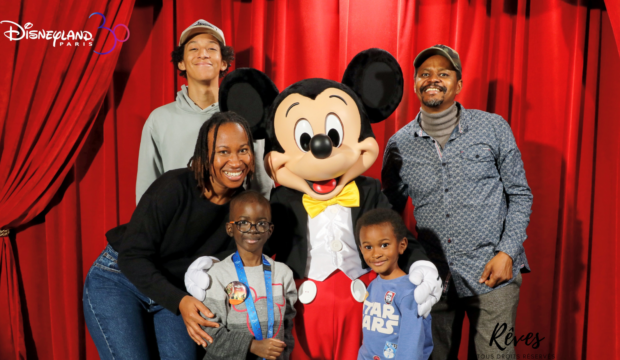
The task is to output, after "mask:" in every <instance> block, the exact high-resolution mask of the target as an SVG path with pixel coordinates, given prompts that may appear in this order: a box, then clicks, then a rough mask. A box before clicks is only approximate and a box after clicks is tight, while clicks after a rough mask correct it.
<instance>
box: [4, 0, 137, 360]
mask: <svg viewBox="0 0 620 360" xmlns="http://www.w3.org/2000/svg"><path fill="white" fill-rule="evenodd" d="M132 10H133V1H128V2H125V3H122V2H121V1H103V0H99V1H62V2H61V1H45V2H34V1H14V2H3V3H2V5H1V7H0V14H2V17H3V19H2V21H3V22H6V21H10V23H6V25H3V26H6V28H7V29H6V30H7V31H6V32H4V35H5V36H6V39H2V42H1V44H0V49H1V52H2V54H3V56H2V57H0V68H2V69H3V71H2V81H0V93H1V94H2V98H1V100H0V134H1V135H0V149H1V150H0V151H1V154H2V156H1V157H0V208H1V209H2V211H0V229H13V230H14V229H16V228H17V227H19V226H22V225H24V224H27V223H28V222H30V221H31V220H33V219H34V218H35V216H37V215H39V214H41V213H42V212H43V211H44V209H45V208H46V207H48V205H50V201H51V200H52V198H53V197H54V196H57V193H58V189H59V188H60V186H61V184H62V183H63V181H64V179H65V178H66V177H67V173H68V172H69V170H71V168H72V166H73V164H74V162H75V159H76V158H77V156H78V154H79V153H80V150H81V148H82V146H83V145H84V142H85V140H86V138H87V136H88V134H89V132H90V131H91V127H92V126H93V124H94V122H95V117H96V115H97V112H98V111H99V108H100V107H101V103H102V101H103V99H104V98H105V95H106V93H107V89H108V84H109V83H110V81H111V78H112V74H113V72H114V69H115V66H116V60H117V58H118V54H119V53H120V45H121V44H120V43H119V44H117V41H116V40H115V37H114V36H112V35H111V33H110V32H109V31H104V30H102V31H98V27H100V26H105V27H108V28H110V27H112V26H114V25H115V23H117V22H121V23H122V22H128V20H129V18H130V16H131V11H132ZM94 12H98V13H100V15H104V16H106V17H107V22H105V23H103V22H102V21H103V18H102V17H100V16H99V15H96V16H95V17H94V18H92V19H89V15H91V14H92V13H94ZM110 24H112V25H110ZM20 27H21V29H20ZM24 30H25V31H26V33H27V34H28V36H23V35H24ZM35 30H36V33H37V34H38V32H39V31H43V34H45V35H41V36H42V37H43V36H46V35H47V33H46V31H51V32H52V34H50V37H53V39H54V40H47V39H32V37H31V35H32V32H34V31H35ZM58 31H64V33H62V34H58V35H60V36H62V37H63V38H60V37H59V38H56V34H57V32H58ZM70 31H71V32H72V35H71V36H72V37H73V35H74V34H75V33H78V32H79V33H80V35H83V34H84V33H83V31H87V32H89V33H90V34H91V35H92V37H94V38H92V39H91V37H90V36H88V35H84V36H83V37H81V38H80V40H79V41H78V40H75V39H74V38H72V39H71V41H69V40H67V39H66V38H65V36H66V37H67V38H68V37H69V36H70V35H69V32H70ZM123 32H124V29H123V28H122V27H121V29H120V30H118V31H117V32H116V33H117V34H118V36H119V37H120V39H121V40H122V39H124V38H125V36H126V34H124V33H123ZM65 33H66V35H65ZM63 45H64V46H63ZM91 45H92V46H91ZM113 47H118V50H116V52H111V53H109V54H105V55H98V54H95V53H94V52H93V50H96V51H97V52H99V53H105V52H107V51H108V50H109V49H111V48H113ZM74 210H75V209H74ZM74 215H77V212H75V211H74ZM75 222H76V217H75V216H74V217H73V218H71V223H73V224H75ZM72 226H73V225H72ZM6 235H7V234H6V231H3V234H2V235H0V236H1V237H0V248H1V249H0V291H1V293H0V299H1V300H0V314H1V315H2V320H3V321H2V322H1V323H2V324H3V325H2V326H1V327H0V353H1V354H2V358H3V359H9V358H14V359H23V358H26V357H27V356H30V352H27V347H26V346H25V336H24V326H23V323H22V322H23V317H22V315H24V316H25V317H26V319H28V314H27V313H26V314H22V309H21V308H24V309H30V306H32V304H29V305H30V306H27V305H28V304H27V303H26V302H23V299H21V296H20V288H19V286H18V284H19V278H20V275H21V274H23V273H24V272H28V271H30V272H33V273H36V274H37V275H36V276H37V277H41V276H46V275H47V274H48V272H47V271H45V269H43V268H40V267H39V266H38V264H30V265H31V267H30V269H29V270H25V269H23V268H20V267H19V266H17V267H16V263H15V259H14V255H13V246H12V244H11V241H10V240H9V237H8V236H6ZM58 235H59V237H58V238H57V239H54V240H52V239H50V242H49V244H59V243H61V242H63V240H64V238H65V234H64V232H58ZM19 237H21V236H19ZM13 239H15V238H14V237H13ZM61 239H63V240H61ZM45 245H46V241H45V240H44V239H39V242H38V245H37V247H36V248H35V249H33V251H34V252H41V251H42V249H44V248H45ZM57 249H58V250H59V252H60V254H58V255H60V256H61V258H60V259H62V256H63V255H65V253H64V252H62V251H60V250H61V249H62V250H65V249H64V248H62V247H58V248H57ZM60 259H59V260H60ZM75 267H76V264H75V257H71V258H69V259H67V261H66V262H65V263H64V264H63V266H61V267H60V268H61V269H62V270H63V271H61V272H60V273H58V274H53V276H52V277H50V280H53V281H52V282H50V283H49V285H63V284H62V283H61V282H62V281H63V277H64V276H65V275H66V272H65V271H72V270H73V268H75ZM80 271H81V270H80ZM59 274H60V275H61V276H60V277H59V276H58V275H59ZM75 276H76V271H72V274H69V277H71V278H72V277H75ZM80 278H81V276H80V277H79V278H78V281H80V280H79V279H80ZM72 280H73V279H72ZM54 282H57V283H56V284H54ZM52 288H53V289H54V290H56V291H55V294H54V295H55V296H54V299H53V301H50V302H49V303H50V305H53V306H54V308H55V309H56V310H55V311H53V312H51V313H50V315H51V317H56V316H58V315H60V317H62V316H64V314H62V308H63V307H65V306H66V305H67V304H71V305H74V306H78V302H77V299H78V298H79V293H78V292H77V291H73V292H69V291H67V292H65V291H58V289H64V286H53V287H52ZM38 290H39V291H41V290H42V288H39V289H38ZM65 296H68V297H69V298H68V299H65ZM36 306H40V305H36ZM52 314H53V315H52ZM72 325H73V326H71V327H68V328H67V329H66V330H65V331H63V332H64V334H63V335H60V336H64V335H68V336H71V335H75V336H72V337H73V339H72V341H75V342H76V343H77V342H78V341H77V340H78V336H77V335H78V330H77V329H79V328H81V327H82V325H81V323H77V322H76V323H74V324H72ZM29 326H30V323H28V322H27V323H26V327H27V328H28V327H29ZM71 328H73V329H74V330H72V329H71ZM57 336H59V335H57V334H52V338H54V337H57ZM82 342H83V341H82ZM54 355H56V354H54Z"/></svg>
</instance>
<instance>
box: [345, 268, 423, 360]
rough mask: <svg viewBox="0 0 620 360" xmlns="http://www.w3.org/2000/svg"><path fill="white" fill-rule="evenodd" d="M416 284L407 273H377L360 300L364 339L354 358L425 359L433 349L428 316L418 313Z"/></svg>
mask: <svg viewBox="0 0 620 360" xmlns="http://www.w3.org/2000/svg"><path fill="white" fill-rule="evenodd" d="M415 288H416V286H415V285H413V284H412V283H411V282H410V281H409V277H408V276H401V277H399V278H396V279H392V280H384V279H381V277H380V276H379V277H377V278H376V279H375V280H373V281H372V282H371V283H370V285H369V286H368V297H367V298H366V300H365V301H364V320H363V322H362V328H363V330H362V332H363V334H364V341H363V343H362V347H361V348H360V352H359V354H358V356H357V359H358V360H383V359H395V360H399V359H416V360H422V359H428V358H429V356H430V355H431V351H432V350H433V339H432V335H431V316H430V315H429V316H428V317H427V318H426V319H424V318H423V317H421V316H418V305H417V303H416V302H415V299H414V297H413V291H414V290H415Z"/></svg>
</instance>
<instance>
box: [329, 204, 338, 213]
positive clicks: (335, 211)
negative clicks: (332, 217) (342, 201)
mask: <svg viewBox="0 0 620 360" xmlns="http://www.w3.org/2000/svg"><path fill="white" fill-rule="evenodd" d="M329 211H331V213H332V214H338V209H337V208H336V207H335V206H332V207H331V208H330V209H329Z"/></svg>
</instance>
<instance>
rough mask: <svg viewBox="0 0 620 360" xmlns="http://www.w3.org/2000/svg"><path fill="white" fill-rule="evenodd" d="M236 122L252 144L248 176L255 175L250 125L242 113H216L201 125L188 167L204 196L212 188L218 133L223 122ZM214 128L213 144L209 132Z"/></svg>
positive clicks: (251, 146) (251, 145)
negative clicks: (211, 178) (211, 176)
mask: <svg viewBox="0 0 620 360" xmlns="http://www.w3.org/2000/svg"><path fill="white" fill-rule="evenodd" d="M227 123H234V124H239V125H241V127H242V128H243V130H244V131H245V134H246V136H247V137H248V141H249V144H250V151H251V153H252V163H251V164H249V165H250V171H249V172H248V178H250V179H251V178H252V176H253V175H254V145H253V144H254V138H253V137H252V132H251V131H250V125H249V124H248V123H247V121H245V119H244V118H242V117H241V116H240V115H237V114H236V113H234V112H232V111H227V112H220V113H216V114H215V115H213V116H212V117H211V119H209V120H207V121H206V122H205V123H204V124H203V125H202V126H201V127H200V132H199V133H198V140H197V141H196V149H195V150H194V156H192V158H191V159H190V160H189V163H187V167H188V168H190V169H191V170H192V171H193V172H194V177H195V178H196V181H197V182H198V188H199V189H200V194H201V196H204V193H205V190H206V189H207V188H210V186H211V182H210V175H211V174H210V171H211V167H212V165H211V164H213V159H214V158H215V143H216V142H217V133H218V131H219V129H220V126H221V125H222V124H227ZM211 129H213V144H211V143H210V142H209V132H210V131H211ZM209 148H210V149H211V156H209Z"/></svg>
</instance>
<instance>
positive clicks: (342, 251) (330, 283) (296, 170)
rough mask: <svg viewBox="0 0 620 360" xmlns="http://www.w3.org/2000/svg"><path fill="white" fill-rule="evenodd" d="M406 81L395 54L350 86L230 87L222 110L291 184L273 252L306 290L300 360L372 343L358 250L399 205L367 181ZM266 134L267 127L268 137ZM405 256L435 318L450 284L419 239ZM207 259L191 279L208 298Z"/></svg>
mask: <svg viewBox="0 0 620 360" xmlns="http://www.w3.org/2000/svg"><path fill="white" fill-rule="evenodd" d="M402 94H403V75H402V71H401V69H400V66H399V65H398V62H397V61H396V59H394V57H392V55H390V54H389V53H388V52H386V51H384V50H380V49H369V50H365V51H362V52H361V53H359V54H358V55H356V56H355V57H354V58H353V60H352V61H351V62H350V64H349V66H348V67H347V69H346V71H345V73H344V76H343V80H342V83H339V82H336V81H332V80H326V79H319V78H315V79H306V80H302V81H299V82H297V83H295V84H293V85H291V86H289V87H288V88H286V89H285V90H284V91H283V92H282V93H278V90H277V88H276V87H275V85H274V84H273V82H272V81H271V80H270V79H269V78H268V77H267V76H266V75H265V74H263V73H262V72H260V71H257V70H254V69H238V70H235V71H233V72H232V73H230V74H229V75H228V76H227V77H226V78H225V79H224V81H223V82H222V85H221V87H220V107H221V108H222V111H229V110H232V111H235V112H237V113H238V114H240V115H242V116H243V117H244V118H245V119H246V120H247V121H248V122H249V123H250V124H251V125H252V126H253V128H252V131H253V134H255V136H257V137H258V138H260V137H261V134H262V135H263V136H266V142H265V144H266V149H265V154H266V156H265V167H266V169H267V172H268V173H269V174H270V176H271V177H272V178H273V179H274V180H275V181H276V182H277V183H279V184H280V185H281V186H279V187H277V188H276V189H274V190H272V193H271V200H270V201H271V206H272V214H273V216H272V221H273V223H274V233H273V235H272V237H271V238H270V240H269V242H268V243H267V245H266V247H265V249H264V252H265V253H266V254H269V255H272V254H274V255H276V256H277V259H278V261H280V262H284V263H286V265H288V266H289V267H290V268H291V270H292V271H293V274H294V276H295V279H296V280H295V282H296V285H297V286H298V291H299V302H298V303H297V306H296V309H297V316H296V317H295V328H294V334H295V348H294V350H293V353H292V355H291V358H292V359H295V360H300V359H301V360H303V359H355V358H356V357H357V353H358V350H359V347H360V345H361V341H362V312H363V309H362V303H363V301H364V299H365V297H366V286H367V285H368V284H369V283H370V281H371V280H373V278H374V277H375V276H376V274H374V273H370V272H369V271H370V269H369V267H368V265H366V263H365V262H364V260H363V258H362V256H361V253H360V252H359V249H358V248H357V245H356V243H355V238H354V229H355V224H356V222H357V219H358V218H359V217H360V216H361V215H362V214H363V213H364V212H366V211H369V210H371V209H375V208H391V205H390V203H389V202H388V200H387V198H386V197H385V195H383V193H382V192H381V184H380V182H379V181H378V180H376V179H373V178H369V177H365V176H361V174H362V173H363V172H364V171H366V170H368V169H369V168H370V167H371V166H372V164H373V163H374V162H375V160H376V159H377V156H378V154H379V145H378V143H377V141H376V140H375V138H374V134H373V132H372V127H371V123H377V122H380V121H383V120H385V119H386V118H387V117H388V116H390V115H391V114H392V113H393V112H394V110H395V109H396V108H397V107H398V105H399V103H400V100H401V98H402ZM263 129H264V130H263ZM408 237H409V247H408V249H407V251H406V252H405V254H403V256H401V257H400V259H401V261H402V262H403V264H401V265H402V266H403V268H404V269H410V270H409V276H410V280H411V281H412V282H413V283H414V284H416V285H418V287H417V289H416V292H415V298H416V302H418V313H419V314H420V315H421V316H428V314H429V313H430V309H431V307H432V305H433V304H434V303H436V302H437V300H438V299H439V297H440V295H441V280H440V279H439V275H438V272H437V269H436V268H435V266H434V265H433V264H432V263H431V262H430V261H428V258H427V257H426V255H425V253H424V250H423V249H422V247H421V246H420V244H419V243H418V242H417V241H415V239H414V238H413V236H411V234H409V236H408ZM204 268H206V266H202V264H201V263H200V259H198V260H197V261H196V265H192V266H190V269H189V270H188V272H187V273H186V286H187V288H188V291H189V292H190V293H191V294H192V295H194V296H196V297H198V298H199V299H200V296H201V295H202V296H204V291H202V289H205V288H206V287H207V286H208V277H207V276H206V275H205V273H204V272H203V271H202V269H204Z"/></svg>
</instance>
